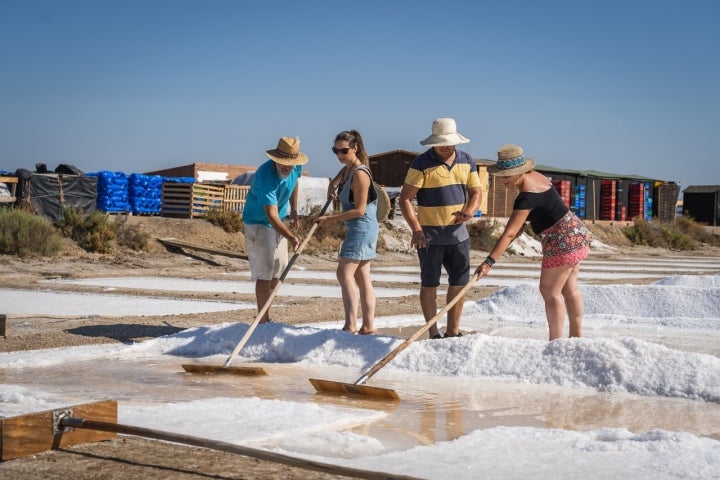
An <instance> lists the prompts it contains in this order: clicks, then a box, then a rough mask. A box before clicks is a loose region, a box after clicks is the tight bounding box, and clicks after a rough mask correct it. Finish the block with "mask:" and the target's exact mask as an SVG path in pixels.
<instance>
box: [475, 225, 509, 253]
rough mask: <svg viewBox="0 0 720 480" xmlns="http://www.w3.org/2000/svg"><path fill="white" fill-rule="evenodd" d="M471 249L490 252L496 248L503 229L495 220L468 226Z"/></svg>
mask: <svg viewBox="0 0 720 480" xmlns="http://www.w3.org/2000/svg"><path fill="white" fill-rule="evenodd" d="M467 229H468V233H469V234H470V248H471V249H473V250H483V251H486V252H489V251H490V250H492V248H493V247H494V246H495V243H496V242H497V240H498V238H499V237H500V233H501V232H502V229H501V228H499V226H498V224H497V222H495V221H494V220H485V219H481V220H478V221H476V222H472V223H468V224H467Z"/></svg>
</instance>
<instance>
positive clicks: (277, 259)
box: [243, 137, 308, 323]
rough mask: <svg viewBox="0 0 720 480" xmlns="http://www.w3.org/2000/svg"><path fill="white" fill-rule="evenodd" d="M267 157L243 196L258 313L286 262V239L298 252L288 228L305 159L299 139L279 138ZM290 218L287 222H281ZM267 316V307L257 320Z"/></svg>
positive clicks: (294, 219) (294, 218)
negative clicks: (244, 197) (286, 223)
mask: <svg viewBox="0 0 720 480" xmlns="http://www.w3.org/2000/svg"><path fill="white" fill-rule="evenodd" d="M265 153H266V154H267V156H268V158H270V160H268V161H266V162H265V163H263V164H262V165H260V168H258V169H257V171H256V172H255V175H254V176H253V181H252V185H251V186H250V190H249V191H248V194H247V198H246V199H245V206H244V208H243V223H244V225H245V250H246V251H247V254H248V259H249V260H250V278H251V280H255V298H256V300H257V308H258V312H259V311H260V310H261V309H262V307H263V306H264V305H265V303H267V301H268V299H269V298H270V295H271V294H272V291H273V290H274V289H275V286H276V285H277V283H278V281H279V279H280V274H281V273H282V271H283V270H285V267H287V264H288V242H290V243H291V244H292V248H293V251H294V252H295V251H297V249H298V247H299V246H300V241H299V240H298V238H297V237H296V236H295V234H294V233H293V232H292V230H291V228H296V227H297V225H298V224H297V220H298V212H297V199H298V187H297V185H298V179H299V178H300V176H301V175H302V165H304V164H305V163H307V161H308V158H307V156H306V155H305V154H304V153H301V152H300V140H299V139H297V138H290V137H282V138H281V139H280V140H279V141H278V145H277V148H275V149H273V150H268V151H267V152H265ZM288 216H289V217H290V222H289V223H290V225H289V226H288V225H285V223H284V221H285V219H286V218H287V217H288ZM269 319H270V308H269V307H268V309H267V310H266V311H265V313H264V314H263V316H262V318H261V319H260V323H264V322H267V321H268V320H269Z"/></svg>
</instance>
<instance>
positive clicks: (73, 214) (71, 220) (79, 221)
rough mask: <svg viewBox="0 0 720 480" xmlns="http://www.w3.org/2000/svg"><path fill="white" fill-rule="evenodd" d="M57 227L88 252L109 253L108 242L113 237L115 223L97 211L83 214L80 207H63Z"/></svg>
mask: <svg viewBox="0 0 720 480" xmlns="http://www.w3.org/2000/svg"><path fill="white" fill-rule="evenodd" d="M57 227H58V229H59V230H60V231H61V232H62V234H63V235H65V236H68V237H70V238H72V239H73V240H75V241H76V242H77V244H78V245H79V246H80V247H82V248H84V249H85V250H87V251H88V252H94V253H109V252H110V249H111V243H110V242H111V241H112V240H113V239H114V238H115V224H114V223H112V222H111V221H110V219H109V218H108V216H107V215H106V214H104V213H103V212H99V211H95V212H92V213H91V214H89V215H85V214H84V213H83V212H82V210H80V209H77V208H73V207H63V218H62V219H61V220H60V221H59V222H58V223H57Z"/></svg>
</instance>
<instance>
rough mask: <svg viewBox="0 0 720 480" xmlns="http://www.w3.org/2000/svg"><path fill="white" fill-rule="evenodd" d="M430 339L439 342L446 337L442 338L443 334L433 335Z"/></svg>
mask: <svg viewBox="0 0 720 480" xmlns="http://www.w3.org/2000/svg"><path fill="white" fill-rule="evenodd" d="M430 338H431V339H432V340H438V339H441V338H444V337H443V336H442V333H438V334H437V335H431V336H430Z"/></svg>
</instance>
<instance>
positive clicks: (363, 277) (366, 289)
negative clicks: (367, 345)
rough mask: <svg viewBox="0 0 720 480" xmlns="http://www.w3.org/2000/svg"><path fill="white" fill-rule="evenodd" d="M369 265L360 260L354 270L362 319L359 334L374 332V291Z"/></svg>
mask: <svg viewBox="0 0 720 480" xmlns="http://www.w3.org/2000/svg"><path fill="white" fill-rule="evenodd" d="M370 263H371V261H370V260H362V261H361V262H360V265H359V267H358V269H357V270H355V283H356V284H357V286H358V289H359V291H360V310H361V311H362V317H363V320H362V327H361V328H360V333H373V332H374V331H375V327H374V326H373V325H374V323H375V289H374V288H373V284H372V279H371V278H370Z"/></svg>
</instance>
